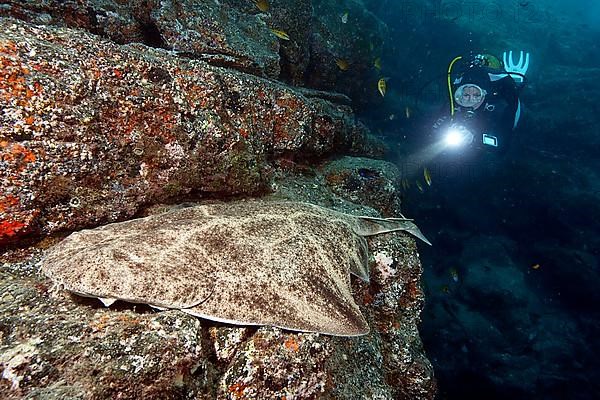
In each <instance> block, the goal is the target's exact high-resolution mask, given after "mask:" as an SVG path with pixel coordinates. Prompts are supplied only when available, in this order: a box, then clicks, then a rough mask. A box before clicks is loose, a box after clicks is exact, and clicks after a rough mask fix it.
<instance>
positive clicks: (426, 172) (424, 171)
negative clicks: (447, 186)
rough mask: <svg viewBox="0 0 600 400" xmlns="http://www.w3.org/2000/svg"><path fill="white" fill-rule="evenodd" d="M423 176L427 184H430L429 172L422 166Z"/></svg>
mask: <svg viewBox="0 0 600 400" xmlns="http://www.w3.org/2000/svg"><path fill="white" fill-rule="evenodd" d="M423 177H424V178H425V182H426V183H427V186H431V174H430V173H429V170H428V169H427V167H425V168H423Z"/></svg>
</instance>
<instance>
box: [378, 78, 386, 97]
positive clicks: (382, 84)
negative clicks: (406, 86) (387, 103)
mask: <svg viewBox="0 0 600 400" xmlns="http://www.w3.org/2000/svg"><path fill="white" fill-rule="evenodd" d="M386 89H387V85H386V84H385V78H381V79H380V80H379V81H377V90H379V93H380V94H381V97H384V96H385V91H386Z"/></svg>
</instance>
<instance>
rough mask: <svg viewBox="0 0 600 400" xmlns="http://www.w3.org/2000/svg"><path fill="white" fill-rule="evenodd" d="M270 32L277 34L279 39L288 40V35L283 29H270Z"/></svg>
mask: <svg viewBox="0 0 600 400" xmlns="http://www.w3.org/2000/svg"><path fill="white" fill-rule="evenodd" d="M271 32H273V34H274V35H275V36H277V37H278V38H279V39H283V40H290V37H289V36H288V34H287V33H285V32H284V31H280V30H278V29H271Z"/></svg>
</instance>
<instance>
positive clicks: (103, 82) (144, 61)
mask: <svg viewBox="0 0 600 400" xmlns="http://www.w3.org/2000/svg"><path fill="white" fill-rule="evenodd" d="M0 32H2V33H1V34H0V62H2V65H3V74H2V75H1V76H0V105H1V106H2V108H3V115H2V124H1V125H0V163H1V164H2V169H1V170H0V182H1V183H2V187H3V188H4V190H3V192H2V193H0V245H1V244H2V243H3V242H4V243H6V242H7V241H9V240H11V239H16V238H19V237H22V236H23V235H26V234H39V233H42V234H45V233H50V232H55V231H57V230H62V229H77V228H80V227H83V226H91V225H99V224H102V223H106V222H109V221H114V220H117V219H122V218H126V217H130V216H132V215H133V214H134V213H135V212H137V211H138V210H139V208H140V205H142V204H145V203H153V202H156V201H157V200H160V199H165V198H168V197H173V196H177V195H182V194H186V193H189V192H202V193H212V194H218V195H235V194H252V193H254V194H256V193H261V192H267V191H269V190H270V181H271V177H270V171H271V163H272V161H273V160H275V159H277V158H281V157H286V158H294V157H299V158H310V157H323V156H325V155H327V154H329V153H332V152H333V151H334V150H335V151H340V150H342V149H344V148H346V149H348V150H351V151H356V152H362V153H376V152H377V151H380V150H379V148H377V146H374V145H373V144H371V143H370V142H369V141H368V139H367V132H366V129H365V128H364V127H363V126H362V125H361V124H360V123H357V122H356V121H355V119H354V116H353V114H352V110H351V109H350V108H349V107H348V106H346V105H341V104H336V103H332V102H330V101H328V100H324V99H322V98H320V97H318V96H319V94H320V92H315V93H314V97H313V96H310V97H308V96H307V95H306V94H307V93H308V92H309V91H307V90H302V91H301V92H300V91H296V90H294V89H292V88H290V87H288V86H285V85H282V84H280V83H278V82H276V81H271V80H266V79H262V78H258V77H256V76H254V75H249V74H245V73H243V72H239V71H236V70H232V69H225V68H221V67H215V66H211V65H209V64H207V63H205V62H203V61H193V60H187V59H181V58H177V57H175V56H173V55H172V54H170V53H168V52H166V51H163V50H156V49H152V48H148V47H146V46H143V45H131V46H119V45H115V44H113V43H111V42H108V41H103V40H99V39H98V38H97V37H95V36H93V35H90V34H87V33H85V32H81V31H74V30H71V29H64V28H53V27H42V26H33V25H29V24H26V23H23V22H21V21H18V20H11V19H5V18H2V19H0Z"/></svg>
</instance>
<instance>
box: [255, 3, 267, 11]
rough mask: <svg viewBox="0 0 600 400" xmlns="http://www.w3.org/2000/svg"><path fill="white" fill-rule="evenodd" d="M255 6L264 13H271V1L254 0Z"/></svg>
mask: <svg viewBox="0 0 600 400" xmlns="http://www.w3.org/2000/svg"><path fill="white" fill-rule="evenodd" d="M254 4H255V5H256V7H258V9H259V10H260V11H262V12H267V11H269V1H268V0H254Z"/></svg>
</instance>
